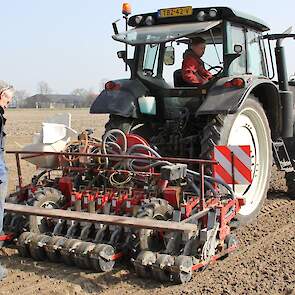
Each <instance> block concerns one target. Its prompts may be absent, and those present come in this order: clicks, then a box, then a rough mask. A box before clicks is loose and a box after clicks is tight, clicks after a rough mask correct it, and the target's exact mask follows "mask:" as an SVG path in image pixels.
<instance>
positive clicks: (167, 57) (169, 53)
mask: <svg viewBox="0 0 295 295" xmlns="http://www.w3.org/2000/svg"><path fill="white" fill-rule="evenodd" d="M174 62H175V50H174V47H173V46H168V47H166V48H165V54H164V64H165V65H166V66H172V65H174Z"/></svg>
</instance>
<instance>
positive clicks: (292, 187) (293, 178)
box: [285, 172, 295, 200]
mask: <svg viewBox="0 0 295 295" xmlns="http://www.w3.org/2000/svg"><path fill="white" fill-rule="evenodd" d="M285 178H286V185H287V188H288V190H287V194H288V196H289V197H290V199H293V200H294V199H295V172H289V173H287V172H286V174H285Z"/></svg>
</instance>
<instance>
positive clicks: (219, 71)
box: [207, 66, 223, 76]
mask: <svg viewBox="0 0 295 295" xmlns="http://www.w3.org/2000/svg"><path fill="white" fill-rule="evenodd" d="M211 70H214V71H216V72H217V73H216V74H214V76H218V75H219V74H220V73H221V72H222V71H223V67H222V66H214V67H211V68H209V69H208V70H207V71H209V72H210V71H211Z"/></svg>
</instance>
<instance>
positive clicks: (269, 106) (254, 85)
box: [196, 75, 282, 138]
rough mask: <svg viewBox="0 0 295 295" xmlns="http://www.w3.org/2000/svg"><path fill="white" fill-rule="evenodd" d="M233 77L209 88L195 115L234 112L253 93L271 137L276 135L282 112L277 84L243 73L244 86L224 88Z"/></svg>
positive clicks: (278, 131) (221, 80) (279, 128)
mask: <svg viewBox="0 0 295 295" xmlns="http://www.w3.org/2000/svg"><path fill="white" fill-rule="evenodd" d="M238 77H239V78H240V77H241V76H237V78H238ZM233 78H235V77H226V78H221V79H219V80H218V81H217V82H216V84H215V85H213V86H212V87H211V88H210V89H209V91H208V95H207V97H206V99H205V101H204V102H203V103H202V105H201V106H200V108H199V109H198V110H197V112H196V116H200V115H217V114H234V113H236V112H238V111H239V109H240V108H241V106H242V105H243V103H244V101H245V100H246V99H247V97H248V95H249V94H254V95H255V96H256V97H257V98H258V99H259V101H260V102H261V104H262V105H263V108H264V110H265V112H266V115H267V117H268V119H269V124H270V127H271V131H272V137H273V138H276V137H278V136H279V134H280V132H281V128H282V122H281V116H282V112H281V101H280V95H279V90H278V88H277V86H276V85H275V84H274V83H273V82H272V81H270V80H269V79H267V78H263V77H262V78H257V77H253V76H251V75H243V76H242V78H243V79H244V80H245V84H246V85H245V87H244V88H242V89H234V88H224V86H223V85H224V83H225V82H227V81H230V80H231V79H233Z"/></svg>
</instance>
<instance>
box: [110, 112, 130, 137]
mask: <svg viewBox="0 0 295 295" xmlns="http://www.w3.org/2000/svg"><path fill="white" fill-rule="evenodd" d="M133 123H134V119H133V118H126V117H122V116H118V115H110V116H109V121H108V122H107V123H106V124H105V126H104V127H105V133H106V132H108V131H109V130H112V129H120V130H122V131H123V132H124V133H129V132H130V131H131V128H132V126H133Z"/></svg>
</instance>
